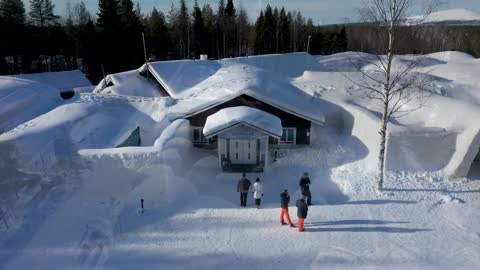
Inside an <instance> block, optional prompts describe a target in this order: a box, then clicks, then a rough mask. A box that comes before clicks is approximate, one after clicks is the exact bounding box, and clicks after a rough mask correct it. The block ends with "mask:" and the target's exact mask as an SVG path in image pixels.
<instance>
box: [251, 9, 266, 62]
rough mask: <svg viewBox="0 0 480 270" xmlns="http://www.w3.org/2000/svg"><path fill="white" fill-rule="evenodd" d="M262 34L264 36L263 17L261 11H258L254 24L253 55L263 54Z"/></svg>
mask: <svg viewBox="0 0 480 270" xmlns="http://www.w3.org/2000/svg"><path fill="white" fill-rule="evenodd" d="M264 34H265V17H264V16H263V10H261V11H260V15H259V16H258V18H257V21H256V22H255V45H254V50H255V54H264V53H265V46H264Z"/></svg>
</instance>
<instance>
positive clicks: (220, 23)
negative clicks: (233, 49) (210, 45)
mask: <svg viewBox="0 0 480 270" xmlns="http://www.w3.org/2000/svg"><path fill="white" fill-rule="evenodd" d="M225 24H226V15H225V1H224V0H219V2H218V11H217V23H216V28H217V37H216V41H217V58H221V57H225V54H226V48H225V45H226V44H225V43H226V36H225V34H226V33H225Z"/></svg>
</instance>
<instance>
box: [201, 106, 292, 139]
mask: <svg viewBox="0 0 480 270" xmlns="http://www.w3.org/2000/svg"><path fill="white" fill-rule="evenodd" d="M240 123H245V124H247V125H251V126H253V127H255V128H258V129H261V130H264V131H266V132H267V133H270V134H273V135H274V136H277V137H281V136H282V133H283V129H282V121H281V120H280V118H278V117H276V116H274V115H271V114H269V113H266V112H264V111H261V110H258V109H254V108H251V107H245V106H240V107H232V108H226V109H222V110H220V111H218V112H216V113H215V114H212V115H210V116H209V117H207V122H206V124H205V127H204V128H203V135H205V136H206V137H208V136H211V135H212V134H215V133H217V132H219V131H221V130H224V129H227V128H229V127H232V126H235V125H237V124H240Z"/></svg>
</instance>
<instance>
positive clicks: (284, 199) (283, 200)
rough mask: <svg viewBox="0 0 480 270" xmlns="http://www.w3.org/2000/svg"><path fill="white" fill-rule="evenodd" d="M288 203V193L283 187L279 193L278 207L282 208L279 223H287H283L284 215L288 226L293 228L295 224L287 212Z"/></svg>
mask: <svg viewBox="0 0 480 270" xmlns="http://www.w3.org/2000/svg"><path fill="white" fill-rule="evenodd" d="M289 203H290V195H289V194H288V190H286V189H285V191H283V192H282V193H280V207H281V209H282V212H281V213H280V223H281V224H282V225H287V223H285V220H284V218H285V216H286V217H287V221H288V224H289V225H290V227H292V228H295V227H296V226H295V225H293V223H292V220H291V219H290V214H289V213H288V204H289Z"/></svg>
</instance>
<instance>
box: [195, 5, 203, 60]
mask: <svg viewBox="0 0 480 270" xmlns="http://www.w3.org/2000/svg"><path fill="white" fill-rule="evenodd" d="M192 17H193V48H194V52H195V57H197V58H198V57H199V55H200V54H201V53H203V52H204V51H203V50H205V48H204V47H205V25H204V20H203V14H202V10H201V9H200V7H199V6H198V1H197V0H195V3H194V6H193V14H192Z"/></svg>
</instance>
